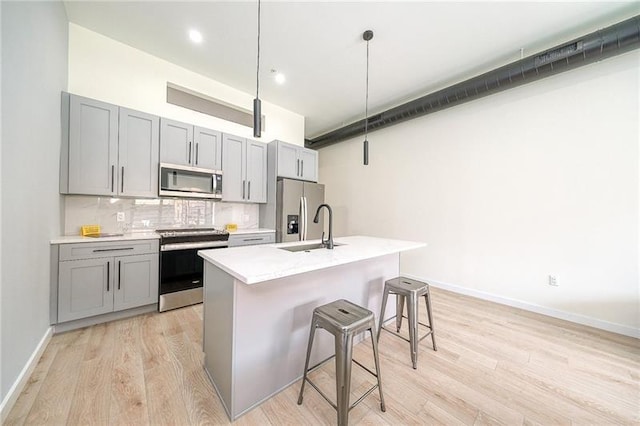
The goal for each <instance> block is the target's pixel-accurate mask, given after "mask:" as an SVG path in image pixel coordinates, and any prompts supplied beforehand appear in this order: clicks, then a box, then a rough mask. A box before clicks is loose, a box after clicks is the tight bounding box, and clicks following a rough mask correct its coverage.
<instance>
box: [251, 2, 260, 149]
mask: <svg viewBox="0 0 640 426" xmlns="http://www.w3.org/2000/svg"><path fill="white" fill-rule="evenodd" d="M259 91H260V0H258V59H257V61H256V98H255V99H254V100H253V136H254V137H256V138H259V137H260V135H261V130H262V112H261V111H260V110H261V107H262V105H261V102H260V97H259V96H258V94H259Z"/></svg>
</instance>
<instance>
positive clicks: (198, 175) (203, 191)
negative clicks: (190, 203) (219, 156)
mask: <svg viewBox="0 0 640 426" xmlns="http://www.w3.org/2000/svg"><path fill="white" fill-rule="evenodd" d="M158 188H159V189H158V195H160V196H161V197H162V196H164V197H196V198H218V199H219V198H222V171H220V170H209V169H201V168H199V167H190V166H181V165H178V164H168V163H160V185H159V186H158Z"/></svg>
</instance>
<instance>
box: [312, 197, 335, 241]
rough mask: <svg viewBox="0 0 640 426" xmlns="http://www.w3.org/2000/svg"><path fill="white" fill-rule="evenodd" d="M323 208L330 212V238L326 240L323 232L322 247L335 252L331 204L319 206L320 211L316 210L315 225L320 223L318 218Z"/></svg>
mask: <svg viewBox="0 0 640 426" xmlns="http://www.w3.org/2000/svg"><path fill="white" fill-rule="evenodd" d="M323 207H326V208H327V210H328V211H329V238H328V239H327V240H326V241H325V240H324V231H322V240H321V241H322V245H323V246H325V247H326V248H328V249H329V250H333V212H332V211H331V207H330V206H329V204H320V205H319V206H318V210H316V216H315V217H314V218H313V223H318V217H319V216H320V210H322V208H323Z"/></svg>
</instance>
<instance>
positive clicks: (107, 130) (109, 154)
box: [69, 95, 118, 195]
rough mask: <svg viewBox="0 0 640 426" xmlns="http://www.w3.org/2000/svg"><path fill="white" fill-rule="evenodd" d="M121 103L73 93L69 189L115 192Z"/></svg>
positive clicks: (76, 191)
mask: <svg viewBox="0 0 640 426" xmlns="http://www.w3.org/2000/svg"><path fill="white" fill-rule="evenodd" d="M117 152H118V107H117V106H115V105H111V104H107V103H104V102H100V101H96V100H93V99H88V98H83V97H81V96H75V95H71V96H70V97H69V193H70V194H93V195H115V194H116V182H115V179H116V173H117V172H116V167H117V164H116V163H117V161H118V158H117Z"/></svg>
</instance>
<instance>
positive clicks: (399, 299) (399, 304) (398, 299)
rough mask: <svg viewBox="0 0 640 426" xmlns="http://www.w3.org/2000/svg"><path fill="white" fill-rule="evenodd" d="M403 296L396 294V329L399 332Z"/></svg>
mask: <svg viewBox="0 0 640 426" xmlns="http://www.w3.org/2000/svg"><path fill="white" fill-rule="evenodd" d="M404 299H405V297H404V296H401V295H399V294H396V331H397V332H400V327H402V311H404Z"/></svg>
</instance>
